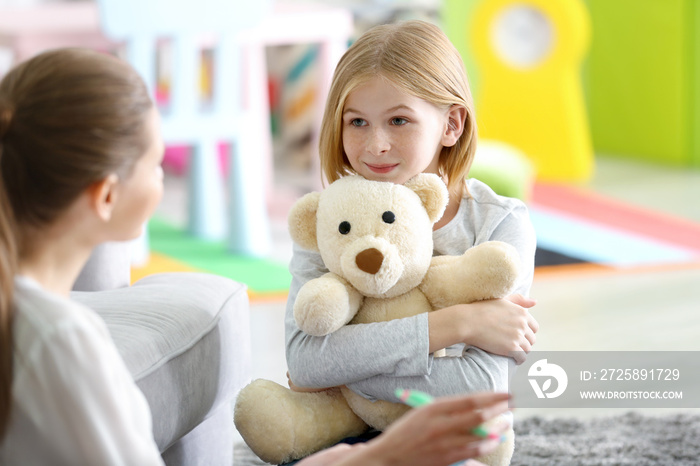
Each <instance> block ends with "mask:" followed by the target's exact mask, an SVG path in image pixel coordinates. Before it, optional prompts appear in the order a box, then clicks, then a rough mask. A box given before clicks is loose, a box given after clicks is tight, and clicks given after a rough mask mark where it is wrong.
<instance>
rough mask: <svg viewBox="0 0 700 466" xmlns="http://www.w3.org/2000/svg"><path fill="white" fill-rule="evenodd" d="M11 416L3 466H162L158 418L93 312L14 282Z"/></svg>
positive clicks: (0, 455) (0, 454) (21, 280)
mask: <svg viewBox="0 0 700 466" xmlns="http://www.w3.org/2000/svg"><path fill="white" fill-rule="evenodd" d="M14 293H15V296H14V304H15V317H14V340H15V341H14V348H15V351H14V377H13V381H12V397H13V404H12V413H11V419H10V424H9V426H8V432H7V436H6V438H5V439H4V441H3V443H2V445H0V464H2V465H5V464H7V465H20V464H21V465H44V464H51V465H88V464H89V465H138V466H146V465H162V464H163V461H162V459H161V456H160V453H159V451H158V447H157V446H156V443H155V441H154V439H153V432H152V429H151V412H150V409H149V407H148V404H147V402H146V399H145V398H144V396H143V394H142V393H141V391H140V390H139V389H138V387H137V386H136V384H135V383H134V381H133V379H132V377H131V375H130V374H129V371H128V369H127V368H126V365H125V364H124V362H123V360H122V359H121V357H120V356H119V353H118V352H117V349H116V347H115V346H114V343H113V342H112V339H111V337H110V335H109V332H108V330H107V327H106V325H105V324H104V322H103V321H102V320H101V319H100V318H99V316H98V315H97V314H96V313H95V312H93V311H91V310H90V309H88V308H86V307H84V306H82V305H80V304H78V303H75V302H73V301H70V300H69V299H66V298H63V297H60V296H56V295H54V294H51V293H49V292H47V291H45V290H43V289H41V288H40V286H39V284H38V283H36V282H35V281H33V280H31V279H29V278H26V277H16V278H15V292H14Z"/></svg>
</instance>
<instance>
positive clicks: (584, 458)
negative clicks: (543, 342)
mask: <svg viewBox="0 0 700 466" xmlns="http://www.w3.org/2000/svg"><path fill="white" fill-rule="evenodd" d="M511 465H512V466H561V465H563V466H569V465H571V466H577V465H581V466H584V465H585V466H594V465H595V466H598V465H606V466H608V465H611V466H612V465H635V466H647V465H674V466H675V465H678V466H687V465H700V417H699V416H697V415H687V414H673V415H670V416H659V417H656V416H653V417H652V416H643V415H640V414H637V413H627V414H624V415H621V416H613V417H601V418H593V419H591V420H586V421H581V420H577V419H543V418H540V417H531V418H526V419H523V420H516V422H515V454H514V455H513V461H512V462H511Z"/></svg>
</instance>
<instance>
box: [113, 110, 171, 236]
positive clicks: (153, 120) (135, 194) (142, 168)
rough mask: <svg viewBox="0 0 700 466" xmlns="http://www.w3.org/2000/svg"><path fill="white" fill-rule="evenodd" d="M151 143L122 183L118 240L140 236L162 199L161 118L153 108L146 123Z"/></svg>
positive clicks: (115, 217) (117, 213)
mask: <svg viewBox="0 0 700 466" xmlns="http://www.w3.org/2000/svg"><path fill="white" fill-rule="evenodd" d="M146 129H147V132H148V138H149V141H150V144H149V148H148V149H147V150H146V153H145V154H144V155H143V156H142V157H141V158H140V159H139V160H138V162H136V165H135V167H134V170H133V172H132V173H131V176H129V178H127V179H126V180H124V181H121V182H120V185H121V189H120V190H119V197H120V199H119V201H118V203H117V206H116V207H115V211H114V214H113V224H112V227H113V228H114V230H113V231H114V233H115V236H117V237H118V238H114V239H115V240H122V241H123V240H127V239H133V238H136V237H138V236H139V235H140V234H141V230H142V229H143V225H144V223H145V222H146V220H147V219H148V218H149V217H150V216H151V214H153V211H154V210H155V209H156V207H157V206H158V203H159V202H160V199H161V197H162V196H163V168H162V167H161V162H162V161H163V152H164V146H163V140H162V138H161V135H160V116H159V114H158V111H157V110H156V109H155V108H154V109H151V110H150V114H149V115H148V118H147V121H146Z"/></svg>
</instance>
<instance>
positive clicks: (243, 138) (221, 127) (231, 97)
mask: <svg viewBox="0 0 700 466" xmlns="http://www.w3.org/2000/svg"><path fill="white" fill-rule="evenodd" d="M97 3H98V6H99V10H100V19H101V24H102V28H103V31H104V33H105V34H106V35H107V36H108V37H110V38H111V39H113V40H115V41H124V43H125V47H126V58H127V59H128V60H129V62H130V63H131V64H132V65H133V66H134V67H135V68H136V69H137V70H138V71H139V72H140V73H141V75H142V76H143V78H144V80H145V81H146V83H147V85H148V86H149V88H150V89H151V91H153V94H155V84H156V44H157V42H158V40H159V39H161V38H169V39H170V40H171V47H172V48H171V50H172V61H173V64H172V65H173V67H172V76H171V88H170V89H171V90H170V99H169V105H168V108H167V109H165V110H164V111H163V112H162V130H163V138H164V140H165V141H166V143H168V144H171V143H172V144H187V145H189V146H191V147H192V153H191V155H190V167H189V180H190V184H189V193H188V204H189V205H188V229H189V231H190V232H191V233H192V234H194V235H196V236H198V237H203V238H209V239H221V238H224V237H225V236H226V235H227V234H228V243H229V249H230V250H231V251H232V252H235V253H241V254H246V255H252V256H264V255H266V254H267V253H268V252H269V250H270V243H271V240H270V230H269V220H268V216H267V208H266V198H265V195H266V186H265V185H264V182H261V180H263V179H264V178H263V177H262V176H261V174H262V173H265V171H266V170H267V167H266V165H265V164H266V163H267V161H266V157H265V154H264V153H262V152H261V151H259V150H258V148H257V142H258V141H256V138H255V136H256V134H259V132H260V131H259V129H257V128H255V127H254V124H255V122H256V121H257V120H255V119H254V118H251V116H252V115H253V114H254V113H255V112H254V110H253V109H250V108H246V106H245V105H244V99H243V98H242V94H243V93H244V92H245V87H244V85H243V84H244V83H243V82H242V79H241V76H242V75H243V71H242V69H243V62H242V56H241V47H240V45H239V43H238V42H237V37H236V36H237V34H238V32H239V31H241V30H242V29H244V28H250V27H253V26H254V25H256V24H257V23H258V22H259V21H261V20H262V19H263V17H265V15H266V14H268V12H269V11H270V9H271V6H272V5H271V1H270V0H256V1H255V2H237V1H232V0H198V1H187V0H98V2H97ZM203 42H206V43H207V44H209V45H210V46H211V47H212V50H213V56H214V64H215V65H214V71H213V73H214V74H213V90H212V97H211V102H210V104H209V105H206V106H205V105H202V102H201V99H200V82H199V78H200V70H201V63H200V57H201V49H202V43H203ZM222 141H226V142H229V143H230V145H231V148H232V151H231V152H232V153H231V154H230V156H231V163H230V165H229V166H230V170H229V173H230V176H229V183H228V186H229V193H228V199H229V203H228V212H227V207H226V197H225V192H224V191H225V190H224V183H223V180H222V177H221V172H220V170H219V167H218V144H219V143H220V142H222Z"/></svg>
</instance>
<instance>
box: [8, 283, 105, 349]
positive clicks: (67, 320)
mask: <svg viewBox="0 0 700 466" xmlns="http://www.w3.org/2000/svg"><path fill="white" fill-rule="evenodd" d="M13 304H14V310H15V319H14V330H15V342H16V346H17V348H18V349H19V350H21V349H24V350H26V351H29V348H30V346H34V345H36V344H39V343H40V342H44V343H46V342H48V341H55V340H57V339H62V338H63V339H65V338H70V335H75V334H81V333H87V334H90V335H94V334H96V333H99V334H101V333H108V332H107V330H106V327H105V326H104V323H102V322H101V321H100V319H99V317H97V315H95V313H94V312H92V311H91V310H90V309H88V308H86V307H85V306H83V305H82V304H79V303H77V302H75V301H71V300H70V299H68V298H64V297H61V296H57V295H54V294H52V293H49V292H47V291H45V290H43V289H42V288H41V287H40V286H39V285H38V284H37V283H36V282H34V281H32V280H31V279H28V278H25V277H16V278H15V289H14V296H13Z"/></svg>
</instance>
